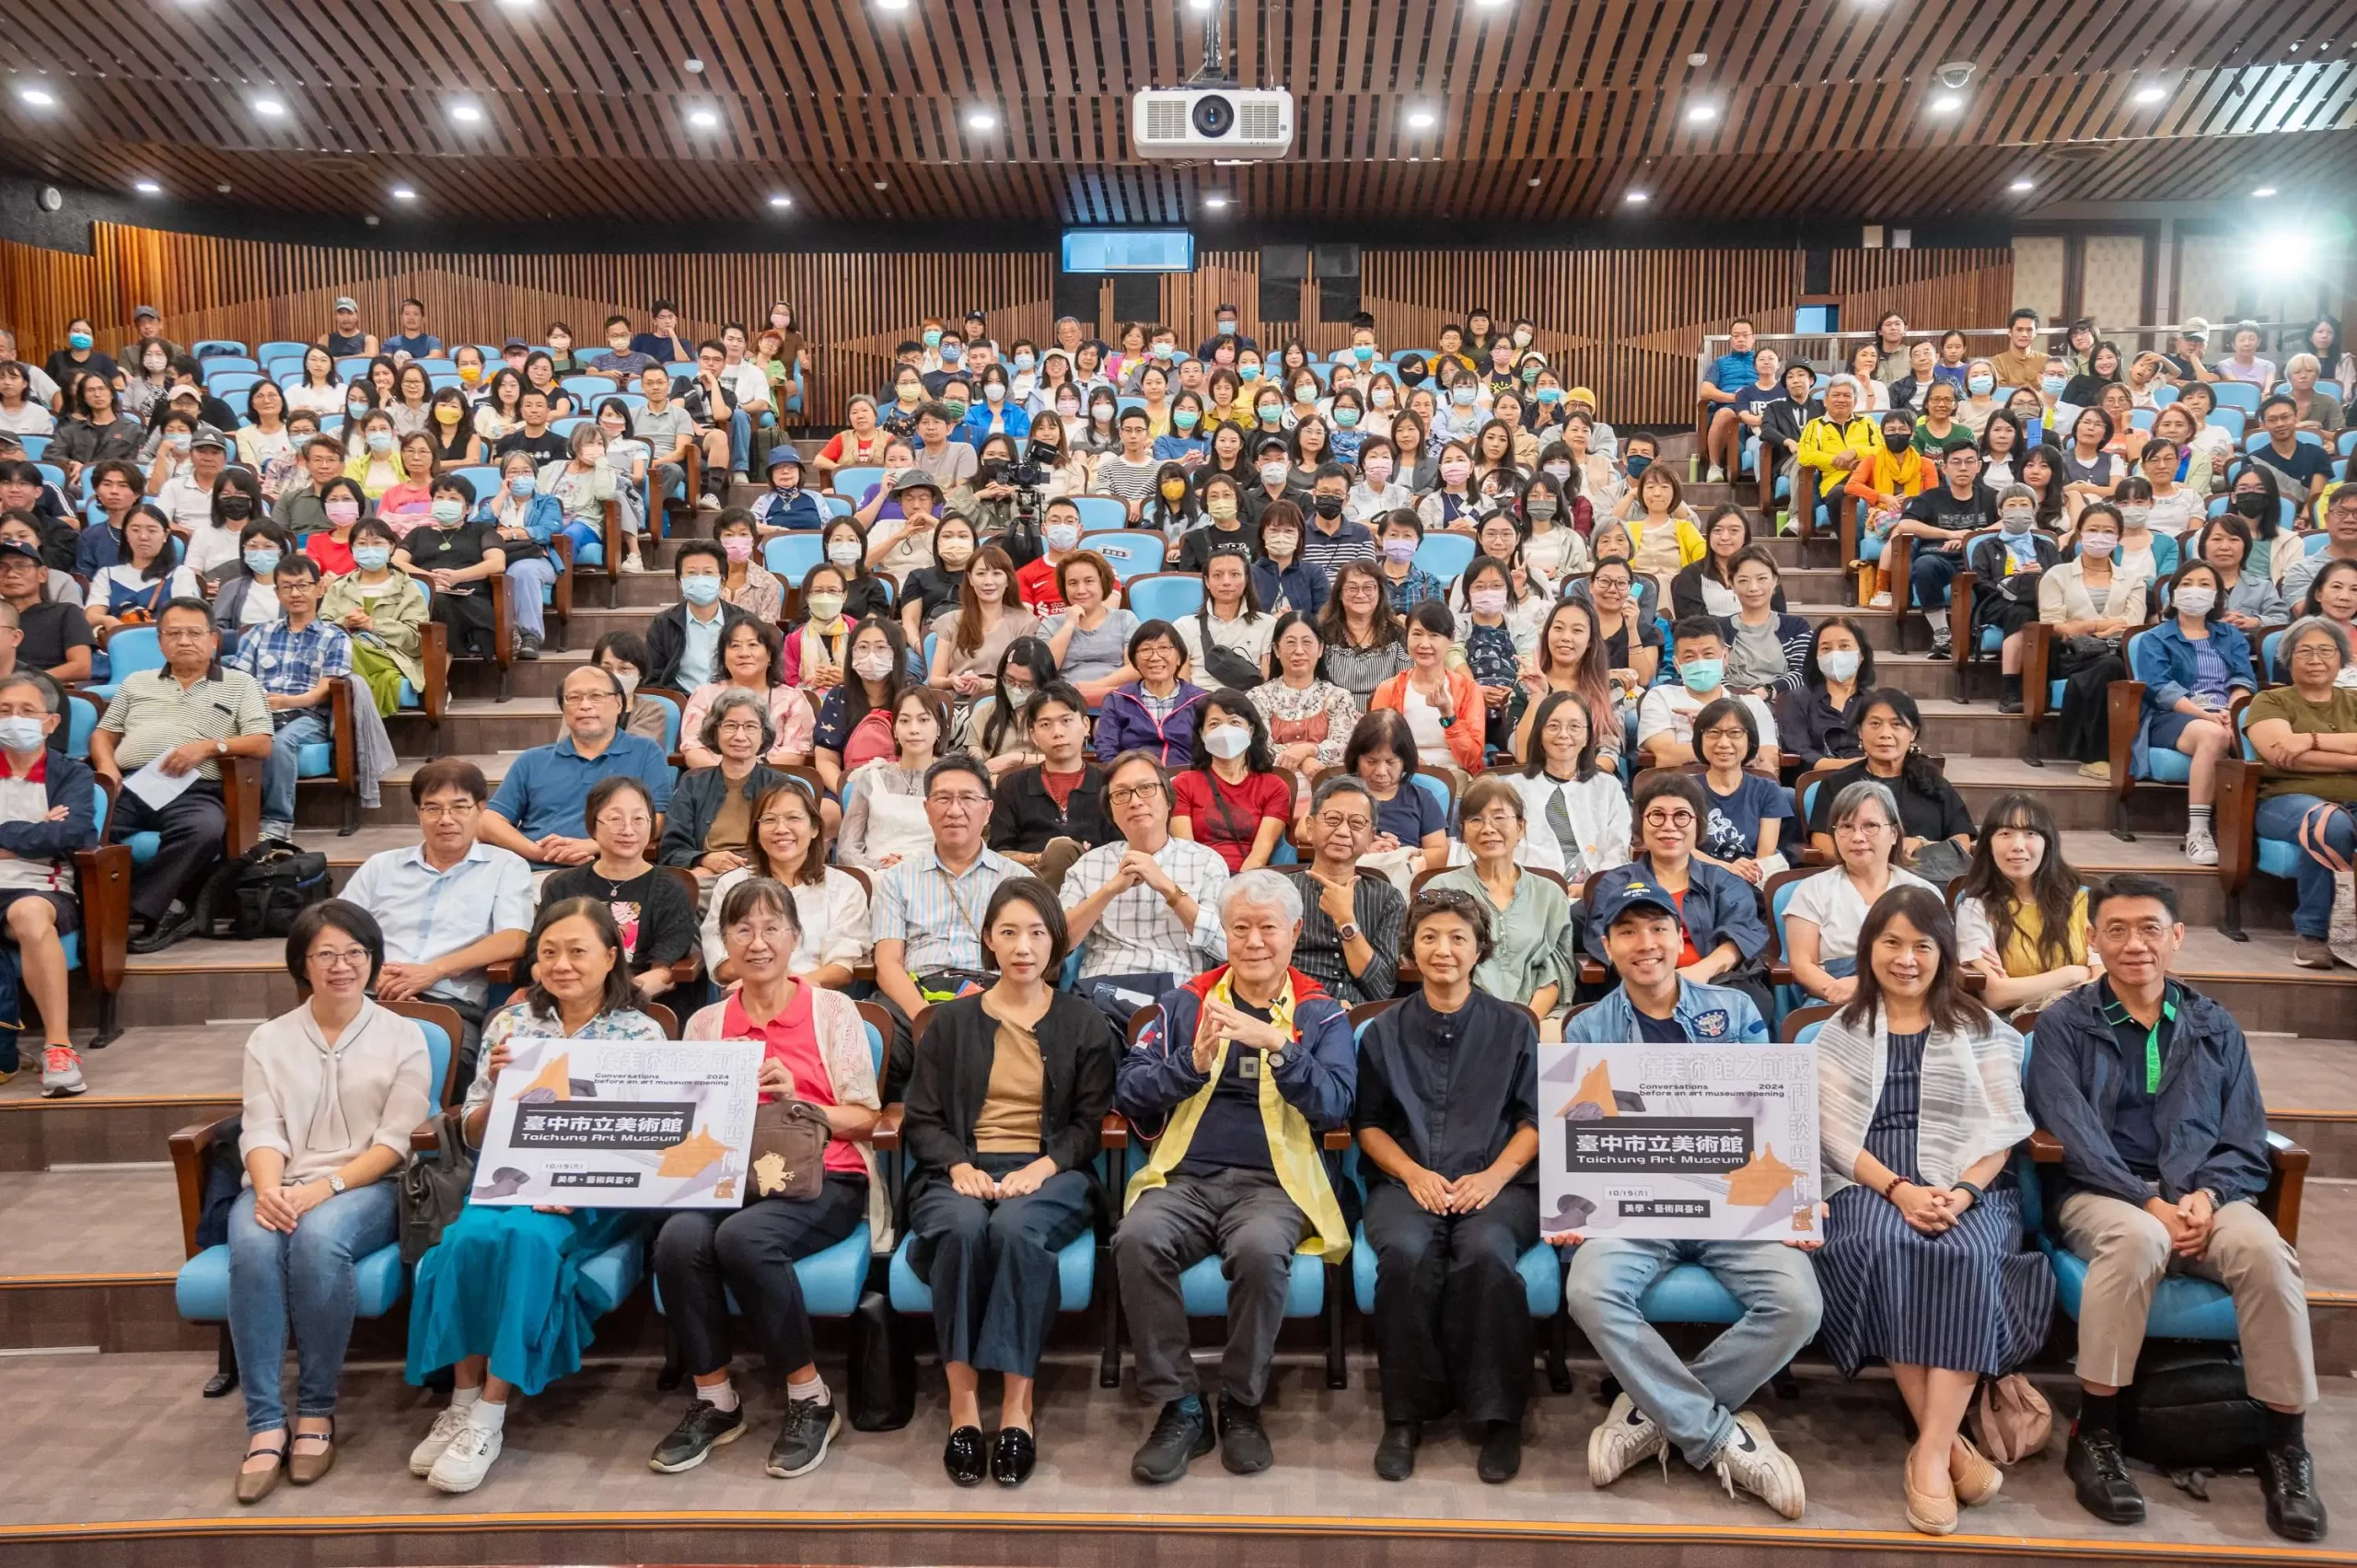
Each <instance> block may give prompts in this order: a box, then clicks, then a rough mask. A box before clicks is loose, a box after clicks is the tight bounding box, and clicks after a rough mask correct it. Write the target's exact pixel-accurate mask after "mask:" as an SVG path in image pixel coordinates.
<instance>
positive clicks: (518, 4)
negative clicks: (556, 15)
mask: <svg viewBox="0 0 2357 1568" xmlns="http://www.w3.org/2000/svg"><path fill="white" fill-rule="evenodd" d="M499 3H500V4H501V5H502V6H505V7H506V8H507V9H509V10H511V11H528V10H530V9H531V8H532V5H533V0H499Z"/></svg>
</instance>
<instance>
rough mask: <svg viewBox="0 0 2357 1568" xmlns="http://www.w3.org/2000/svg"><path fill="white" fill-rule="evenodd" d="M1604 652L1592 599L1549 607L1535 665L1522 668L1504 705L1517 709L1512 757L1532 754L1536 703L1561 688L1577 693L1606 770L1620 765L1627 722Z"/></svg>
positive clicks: (1542, 627)
mask: <svg viewBox="0 0 2357 1568" xmlns="http://www.w3.org/2000/svg"><path fill="white" fill-rule="evenodd" d="M1533 657H1534V660H1535V662H1536V666H1537V668H1528V667H1526V668H1524V669H1523V670H1522V671H1521V673H1520V675H1519V678H1518V679H1517V681H1516V690H1515V696H1514V701H1513V703H1511V704H1509V709H1508V711H1509V712H1510V713H1512V714H1515V726H1514V755H1515V757H1516V758H1518V759H1523V760H1526V761H1527V760H1533V754H1532V751H1531V749H1530V736H1531V731H1532V728H1533V726H1534V725H1535V722H1536V720H1535V717H1534V715H1535V714H1537V713H1538V704H1539V703H1543V702H1545V701H1546V700H1547V698H1548V697H1549V696H1550V694H1552V693H1554V692H1557V691H1562V692H1568V693H1570V694H1571V695H1572V696H1573V697H1575V698H1577V699H1578V700H1579V702H1580V703H1581V704H1582V705H1583V706H1584V707H1585V708H1586V710H1587V719H1588V727H1589V729H1590V730H1591V731H1592V732H1593V733H1594V735H1595V736H1596V741H1597V747H1598V749H1597V752H1596V760H1597V765H1598V766H1600V767H1602V768H1604V769H1606V770H1607V771H1608V772H1609V771H1614V770H1617V769H1618V768H1619V767H1620V738H1621V734H1622V731H1623V730H1624V729H1625V728H1626V727H1627V726H1625V725H1624V724H1623V722H1622V718H1621V713H1620V707H1621V704H1620V690H1619V688H1618V686H1617V685H1616V684H1615V682H1614V681H1613V679H1612V670H1611V667H1610V665H1609V664H1608V662H1607V659H1608V654H1607V651H1606V649H1605V645H1604V637H1603V635H1602V632H1601V628H1600V626H1599V623H1598V621H1597V619H1596V607H1595V606H1594V605H1593V604H1589V603H1584V602H1582V601H1580V600H1578V599H1565V600H1562V601H1561V602H1559V603H1558V604H1556V605H1555V607H1554V608H1553V609H1551V610H1549V611H1548V612H1547V620H1546V621H1545V622H1544V624H1542V625H1541V627H1540V628H1539V633H1538V649H1537V650H1536V652H1535V654H1534V656H1533Z"/></svg>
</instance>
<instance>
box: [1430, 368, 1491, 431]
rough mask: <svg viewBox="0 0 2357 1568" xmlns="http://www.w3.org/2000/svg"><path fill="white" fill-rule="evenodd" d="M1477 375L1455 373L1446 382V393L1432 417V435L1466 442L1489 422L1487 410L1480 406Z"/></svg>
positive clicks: (1479, 384)
mask: <svg viewBox="0 0 2357 1568" xmlns="http://www.w3.org/2000/svg"><path fill="white" fill-rule="evenodd" d="M1481 390H1482V388H1481V382H1480V377H1474V376H1468V375H1459V376H1457V377H1455V378H1454V379H1453V380H1451V381H1450V382H1449V384H1448V389H1447V393H1446V398H1445V399H1444V400H1443V401H1442V403H1441V406H1440V409H1439V411H1438V412H1437V414H1436V415H1435V417H1434V424H1433V430H1434V434H1435V435H1438V436H1443V437H1445V438H1446V439H1449V440H1452V441H1470V440H1471V439H1472V438H1473V437H1474V436H1476V435H1478V434H1479V433H1480V429H1481V426H1482V425H1484V424H1488V423H1489V412H1488V411H1487V410H1485V409H1483V408H1482V407H1481Z"/></svg>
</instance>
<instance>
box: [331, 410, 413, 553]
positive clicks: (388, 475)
mask: <svg viewBox="0 0 2357 1568" xmlns="http://www.w3.org/2000/svg"><path fill="white" fill-rule="evenodd" d="M343 429H344V442H343V449H344V454H345V456H346V458H347V459H349V460H348V461H347V462H346V463H345V464H344V467H343V474H344V477H345V478H346V479H349V480H351V481H353V482H354V483H356V484H358V485H359V486H360V488H361V491H362V493H363V494H366V496H367V497H368V499H369V500H371V501H377V500H381V499H382V498H383V497H384V496H385V495H387V494H389V493H390V492H391V491H392V489H393V487H394V486H396V485H398V484H401V482H403V481H404V479H405V477H406V476H405V475H403V473H402V472H401V466H400V465H401V458H400V453H399V450H398V448H399V447H400V438H399V437H398V436H395V435H394V434H393V417H392V415H390V414H389V413H387V412H385V411H384V410H383V409H371V410H369V411H368V413H367V416H366V418H364V419H361V420H359V421H358V422H357V428H354V421H352V420H350V419H347V420H345V422H344V427H343ZM414 521H416V518H415V517H414V516H413V515H409V514H404V515H402V516H401V517H399V518H397V519H395V531H396V532H400V531H404V530H406V529H407V528H408V527H409V525H410V524H412V523H413V522H414Z"/></svg>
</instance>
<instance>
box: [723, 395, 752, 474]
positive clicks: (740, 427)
mask: <svg viewBox="0 0 2357 1568" xmlns="http://www.w3.org/2000/svg"><path fill="white" fill-rule="evenodd" d="M728 466H729V467H730V468H731V469H733V470H737V471H739V472H742V471H744V470H748V469H749V468H751V467H752V466H753V416H752V415H751V414H749V413H747V412H745V411H744V410H743V409H738V410H737V412H735V413H732V414H730V415H729V416H728Z"/></svg>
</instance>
